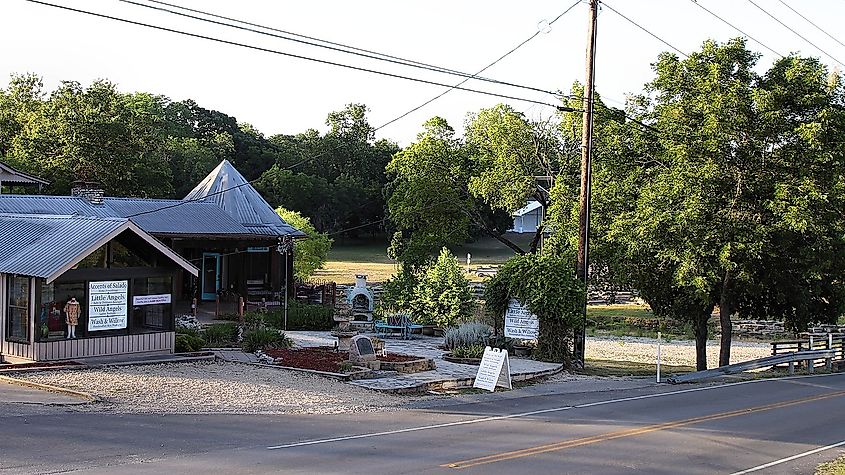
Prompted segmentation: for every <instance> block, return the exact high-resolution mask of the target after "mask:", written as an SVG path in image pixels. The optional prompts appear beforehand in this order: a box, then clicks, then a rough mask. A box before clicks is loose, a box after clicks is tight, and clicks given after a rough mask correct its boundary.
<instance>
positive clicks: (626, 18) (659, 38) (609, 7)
mask: <svg viewBox="0 0 845 475" xmlns="http://www.w3.org/2000/svg"><path fill="white" fill-rule="evenodd" d="M599 3H600V4H601V5H604V6H606V7H607V8H608V9H609V10H610V11H612V12H613V13H615V14H617V15H619V16H620V17H622V18H624V19H625V20H627V21H628V23H630V24H632V25H634V26H636V27H637V28H639V29H640V30H642V31H644V32H646V33H648V34H649V35H650V36H651V37H652V38H654V39H656V40H657V41H659V42H661V43H663V44H664V45H666V46H668V47H670V48H672V49H673V50H675V51H677V52H678V54H680V55H681V56H683V57H684V58H688V57H689V55H688V54H686V53H684V52H683V51H681V50H680V49H678V48H677V47H675V45H673V44H672V43H669V42H668V41H666V40H664V39H663V38H661V37H659V36H657V35H656V34H654V33H652V32H651V31H650V30H648V29H647V28H646V27H644V26H642V25H640V24H639V23H637V22H635V21H634V20H632V19H630V18H628V17H627V16H625V15H624V14H622V13H621V12H620V11H619V10H617V9H615V8H613V7H612V6H610V5H608V3H607V2H605V1H604V0H601V1H599Z"/></svg>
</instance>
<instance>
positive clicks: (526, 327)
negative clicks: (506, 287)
mask: <svg viewBox="0 0 845 475" xmlns="http://www.w3.org/2000/svg"><path fill="white" fill-rule="evenodd" d="M505 336H506V337H509V338H519V339H521V340H536V339H537V337H538V336H540V319H539V318H537V315H534V314H533V313H531V311H530V310H528V308H527V307H524V306H523V305H522V304H520V303H519V301H518V300H516V299H511V300H510V302H508V309H507V310H505Z"/></svg>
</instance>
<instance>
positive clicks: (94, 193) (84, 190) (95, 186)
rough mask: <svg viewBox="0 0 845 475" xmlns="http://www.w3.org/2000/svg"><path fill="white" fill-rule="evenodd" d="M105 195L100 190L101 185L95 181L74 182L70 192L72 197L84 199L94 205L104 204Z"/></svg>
mask: <svg viewBox="0 0 845 475" xmlns="http://www.w3.org/2000/svg"><path fill="white" fill-rule="evenodd" d="M104 194H105V192H104V191H103V189H102V188H100V184H99V183H97V182H93V181H82V180H78V181H75V182H73V188H71V190H70V196H78V197H80V198H83V199H85V200H87V201H88V202H89V203H91V204H92V205H101V204H103V196H104Z"/></svg>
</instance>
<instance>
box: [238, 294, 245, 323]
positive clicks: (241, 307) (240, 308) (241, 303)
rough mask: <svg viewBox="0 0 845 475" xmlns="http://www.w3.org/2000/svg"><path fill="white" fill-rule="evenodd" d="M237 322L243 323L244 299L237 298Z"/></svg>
mask: <svg viewBox="0 0 845 475" xmlns="http://www.w3.org/2000/svg"><path fill="white" fill-rule="evenodd" d="M238 320H240V322H241V323H243V322H244V298H243V297H238Z"/></svg>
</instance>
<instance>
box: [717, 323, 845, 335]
mask: <svg viewBox="0 0 845 475" xmlns="http://www.w3.org/2000/svg"><path fill="white" fill-rule="evenodd" d="M717 325H718V321H717ZM717 329H718V327H717ZM807 332H808V333H821V334H826V333H845V325H815V326H813V327H810V328H809V329H808V331H807ZM732 334H733V335H735V336H745V337H758V338H784V337H792V336H794V334H793V333H792V332H789V331H787V330H786V329H785V328H784V324H783V322H780V321H776V320H734V321H733V332H732Z"/></svg>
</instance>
